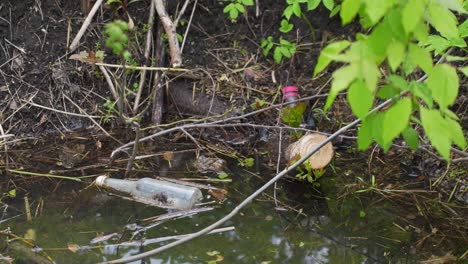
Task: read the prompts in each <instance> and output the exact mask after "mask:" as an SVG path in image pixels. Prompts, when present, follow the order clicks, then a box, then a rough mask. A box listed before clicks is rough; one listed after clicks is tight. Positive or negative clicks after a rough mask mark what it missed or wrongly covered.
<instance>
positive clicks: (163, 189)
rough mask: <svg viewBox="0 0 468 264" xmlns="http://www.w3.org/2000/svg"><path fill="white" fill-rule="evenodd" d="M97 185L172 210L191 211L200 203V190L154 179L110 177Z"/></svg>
mask: <svg viewBox="0 0 468 264" xmlns="http://www.w3.org/2000/svg"><path fill="white" fill-rule="evenodd" d="M95 182H96V185H97V186H99V187H104V188H109V189H112V190H115V191H118V192H121V193H125V194H129V195H131V196H132V197H134V198H135V199H136V200H138V198H140V199H141V200H145V199H146V200H148V199H149V200H150V201H152V202H153V204H155V205H157V206H161V207H165V208H172V209H189V208H192V207H194V206H195V204H196V203H198V202H200V201H201V200H202V198H203V195H202V193H201V191H200V189H198V188H195V187H191V186H186V185H182V184H176V183H172V182H167V181H161V180H156V179H152V178H142V179H139V180H120V179H112V178H109V177H108V176H104V175H102V176H99V177H97V178H96V181H95Z"/></svg>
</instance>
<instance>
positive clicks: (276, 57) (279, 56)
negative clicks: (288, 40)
mask: <svg viewBox="0 0 468 264" xmlns="http://www.w3.org/2000/svg"><path fill="white" fill-rule="evenodd" d="M273 59H274V60H275V62H276V63H277V64H280V63H281V60H282V59H283V55H282V54H281V48H280V47H276V48H275V51H274V52H273Z"/></svg>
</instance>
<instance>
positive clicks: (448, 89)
mask: <svg viewBox="0 0 468 264" xmlns="http://www.w3.org/2000/svg"><path fill="white" fill-rule="evenodd" d="M458 84H459V83H458V75H457V72H456V70H455V69H454V68H453V67H451V66H449V65H448V64H439V65H437V66H435V67H434V69H433V70H432V71H431V72H430V74H429V76H428V79H427V87H428V88H429V90H431V92H432V97H433V98H434V100H435V101H436V102H437V103H438V104H439V106H440V107H441V108H447V107H448V106H451V105H452V104H453V103H454V102H455V99H456V98H457V95H458Z"/></svg>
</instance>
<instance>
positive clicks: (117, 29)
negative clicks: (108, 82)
mask: <svg viewBox="0 0 468 264" xmlns="http://www.w3.org/2000/svg"><path fill="white" fill-rule="evenodd" d="M127 30H128V24H127V23H126V22H125V21H122V20H115V21H113V22H111V23H108V24H106V26H105V29H104V33H105V34H106V37H107V38H106V47H108V48H111V49H112V52H113V53H114V54H115V55H118V56H121V57H122V58H123V59H125V61H127V62H128V61H131V58H132V55H131V54H130V52H129V51H128V50H127V45H128V36H127V33H126V32H127Z"/></svg>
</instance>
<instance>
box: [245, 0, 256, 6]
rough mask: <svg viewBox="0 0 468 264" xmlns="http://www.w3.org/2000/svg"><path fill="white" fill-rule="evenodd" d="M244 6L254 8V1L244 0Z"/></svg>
mask: <svg viewBox="0 0 468 264" xmlns="http://www.w3.org/2000/svg"><path fill="white" fill-rule="evenodd" d="M242 4H243V5H246V6H253V4H254V2H253V0H242Z"/></svg>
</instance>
